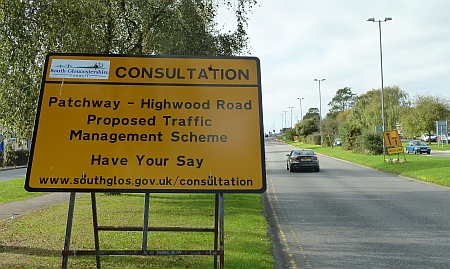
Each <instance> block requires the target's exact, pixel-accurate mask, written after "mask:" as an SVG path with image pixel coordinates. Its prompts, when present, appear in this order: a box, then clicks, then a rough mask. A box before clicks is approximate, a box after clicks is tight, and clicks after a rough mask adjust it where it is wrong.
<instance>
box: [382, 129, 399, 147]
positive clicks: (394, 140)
mask: <svg viewBox="0 0 450 269" xmlns="http://www.w3.org/2000/svg"><path fill="white" fill-rule="evenodd" d="M383 137H384V145H385V146H386V147H387V148H391V147H401V146H402V141H401V139H400V136H399V135H398V131H397V130H392V131H385V132H383Z"/></svg>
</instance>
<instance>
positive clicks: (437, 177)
mask: <svg viewBox="0 0 450 269" xmlns="http://www.w3.org/2000/svg"><path fill="white" fill-rule="evenodd" d="M286 143H288V144H291V145H293V146H296V147H304V148H311V149H314V151H316V152H317V153H321V154H324V155H327V156H332V157H335V158H338V159H342V160H347V161H350V162H353V163H358V164H361V165H365V166H368V167H372V168H376V169H379V170H383V171H386V172H391V173H395V174H399V175H403V176H407V177H411V178H415V179H419V180H423V181H427V182H432V183H437V184H441V185H444V186H450V177H449V176H448V175H450V158H448V157H438V156H433V155H432V154H431V155H427V154H422V155H421V154H418V155H414V154H407V153H405V154H403V153H400V154H394V155H390V158H389V155H387V156H386V159H398V162H395V163H394V162H386V161H385V159H384V157H383V155H372V156H371V155H364V154H355V153H352V152H351V151H348V150H344V149H343V148H342V147H333V148H332V147H322V146H319V145H308V144H303V143H301V142H292V141H286ZM446 149H450V148H449V147H438V146H437V145H434V146H432V152H433V151H434V150H446ZM405 160H406V161H405Z"/></svg>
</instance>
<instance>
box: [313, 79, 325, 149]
mask: <svg viewBox="0 0 450 269" xmlns="http://www.w3.org/2000/svg"><path fill="white" fill-rule="evenodd" d="M324 80H325V79H324V78H315V79H314V81H318V82H319V132H320V145H321V146H322V143H323V139H322V94H321V93H320V82H321V81H324Z"/></svg>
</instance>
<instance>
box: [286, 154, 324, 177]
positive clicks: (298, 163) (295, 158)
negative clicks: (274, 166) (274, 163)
mask: <svg viewBox="0 0 450 269" xmlns="http://www.w3.org/2000/svg"><path fill="white" fill-rule="evenodd" d="M286 156H288V158H287V162H286V168H287V170H289V171H290V172H294V171H296V170H302V169H313V170H314V171H316V172H319V170H320V166H319V158H317V155H316V153H314V151H312V150H311V149H294V150H292V151H291V153H289V154H287V155H286Z"/></svg>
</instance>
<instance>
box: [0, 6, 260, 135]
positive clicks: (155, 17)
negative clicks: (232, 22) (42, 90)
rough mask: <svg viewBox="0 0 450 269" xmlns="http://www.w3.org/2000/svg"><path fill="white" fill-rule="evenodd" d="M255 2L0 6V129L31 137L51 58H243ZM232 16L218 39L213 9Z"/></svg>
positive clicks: (4, 131) (218, 34)
mask: <svg viewBox="0 0 450 269" xmlns="http://www.w3.org/2000/svg"><path fill="white" fill-rule="evenodd" d="M255 4H256V1H255V0H239V1H231V0H147V1H142V0H127V1H125V0H98V1H91V0H79V1H72V0H59V1H55V0H39V1H35V0H0V115H1V118H0V130H1V131H2V132H3V133H11V134H14V135H16V136H17V137H22V138H29V137H31V132H32V128H33V122H34V116H35V111H36V104H37V97H38V94H39V86H40V81H41V76H42V67H43V64H44V59H45V55H46V54H47V53H49V52H72V53H73V52H78V53H108V54H109V53H123V54H148V55H157V54H166V55H169V54H171V55H209V56H216V55H223V56H231V55H236V54H239V53H242V52H245V51H246V50H247V49H248V48H247V44H248V38H247V33H246V26H247V21H248V18H247V11H248V10H250V9H251V8H252V7H253V6H254V5H255ZM221 5H227V6H229V7H230V9H233V10H234V12H235V15H236V30H234V31H229V32H227V33H221V32H220V31H219V29H218V25H217V24H216V23H215V21H214V19H215V16H216V15H217V10H218V8H219V6H221Z"/></svg>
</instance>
